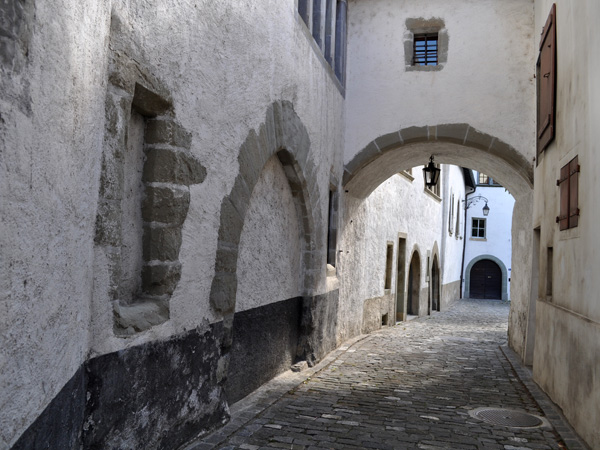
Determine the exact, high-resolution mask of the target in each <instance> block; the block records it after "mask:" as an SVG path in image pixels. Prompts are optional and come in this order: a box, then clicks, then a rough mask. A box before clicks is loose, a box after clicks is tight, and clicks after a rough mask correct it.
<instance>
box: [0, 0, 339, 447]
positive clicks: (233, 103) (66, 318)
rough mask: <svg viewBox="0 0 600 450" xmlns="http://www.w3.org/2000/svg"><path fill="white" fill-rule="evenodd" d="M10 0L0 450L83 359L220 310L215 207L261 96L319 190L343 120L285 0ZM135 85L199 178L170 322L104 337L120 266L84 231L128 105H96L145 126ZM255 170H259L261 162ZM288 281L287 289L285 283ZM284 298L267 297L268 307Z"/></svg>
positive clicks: (166, 334)
mask: <svg viewBox="0 0 600 450" xmlns="http://www.w3.org/2000/svg"><path fill="white" fill-rule="evenodd" d="M7 5H8V6H7V7H6V8H8V9H7V11H8V12H9V14H7V15H6V16H4V15H3V16H2V20H3V22H2V27H3V30H4V29H5V28H6V29H8V30H10V32H9V33H7V34H4V33H2V34H1V36H2V37H1V42H0V44H1V45H2V48H3V49H7V50H6V51H2V58H3V64H2V69H1V70H2V76H1V77H0V78H1V81H0V83H2V90H1V94H0V116H1V120H0V139H1V144H2V148H3V149H6V151H3V152H2V155H1V156H0V158H1V159H2V164H1V168H0V171H1V174H0V180H1V181H0V183H2V192H3V194H2V195H3V201H2V203H1V205H0V208H1V214H0V217H1V218H2V219H0V220H2V224H3V230H5V232H4V233H3V235H2V238H1V239H2V242H1V245H2V254H3V256H6V257H5V258H3V259H2V271H1V274H2V275H0V276H1V292H2V297H3V298H2V300H3V301H2V305H3V306H2V308H3V314H2V322H3V325H2V327H1V329H2V333H1V339H2V348H3V355H2V358H3V367H5V368H6V370H3V371H2V375H1V376H0V387H1V390H0V404H1V405H2V408H0V411H1V412H0V423H1V424H2V427H1V428H2V429H1V431H0V447H2V446H10V445H12V444H14V443H15V442H16V440H17V439H18V438H19V436H20V435H21V434H22V433H24V432H25V431H26V430H27V428H28V427H29V426H30V425H31V424H33V423H34V421H35V420H36V418H38V416H39V415H40V414H41V413H42V411H43V410H44V409H45V407H46V406H47V405H49V404H50V402H51V401H52V399H54V398H56V396H57V395H58V394H59V392H60V391H61V389H62V388H63V386H65V384H66V383H67V381H68V380H70V379H71V378H72V377H73V376H74V374H75V373H76V372H77V371H78V370H80V369H81V367H82V365H83V364H84V362H85V361H86V360H91V359H92V358H94V357H99V356H102V355H107V357H109V356H110V355H115V354H116V352H120V351H136V350H135V349H136V348H138V347H140V346H145V345H150V344H152V343H154V342H157V341H161V342H167V343H168V342H173V345H174V343H175V342H176V341H177V339H179V338H180V337H181V336H183V335H185V334H186V333H187V332H189V330H194V329H197V328H198V327H200V328H201V329H203V330H205V329H207V327H208V326H209V325H216V324H218V323H220V322H221V321H222V319H223V315H222V314H221V313H219V312H218V311H215V310H214V309H212V307H211V305H210V301H209V296H210V291H211V283H212V280H213V276H214V273H215V255H216V253H217V242H218V233H219V227H220V223H221V217H220V215H221V205H222V201H223V198H224V197H225V196H226V195H227V194H228V193H230V192H231V191H232V189H233V187H234V183H235V181H236V177H237V175H238V173H239V170H240V163H241V162H240V161H239V160H238V155H239V154H240V148H241V147H242V146H243V145H244V142H245V141H246V139H247V137H248V135H249V134H250V133H252V132H257V133H258V131H259V129H260V127H261V126H265V115H266V112H267V110H268V109H269V106H270V105H272V104H273V103H274V102H283V101H285V102H287V104H289V105H291V109H292V110H293V111H294V114H296V117H297V118H298V121H299V122H300V123H302V125H303V127H304V128H305V132H306V135H307V137H308V142H309V149H310V164H311V165H310V170H309V172H308V173H307V174H306V177H307V178H310V179H311V180H313V184H312V186H313V193H312V194H316V193H318V192H327V188H328V185H329V181H330V173H331V171H332V170H333V171H334V172H338V173H337V174H336V177H337V178H338V179H341V173H339V172H341V168H342V161H341V159H342V158H341V154H342V131H343V109H342V105H343V97H342V95H341V94H340V90H339V87H338V85H337V84H336V83H337V82H335V81H334V77H333V76H332V74H331V71H330V69H327V68H326V67H325V65H324V64H323V62H322V59H321V56H319V55H318V54H317V53H316V52H315V50H314V48H313V44H312V42H311V40H310V38H309V36H307V32H306V30H305V26H304V24H303V23H302V21H301V19H300V18H299V17H298V16H297V14H296V12H295V6H294V3H293V2H292V1H286V2H281V1H276V0H270V1H266V2H260V3H256V4H252V5H246V4H241V3H240V2H237V1H220V2H208V1H202V0H201V1H197V2H194V3H185V2H184V3H178V4H176V5H169V6H168V7H167V6H164V5H161V4H159V3H156V2H151V3H148V2H147V1H145V0H134V1H130V2H126V3H123V2H101V3H98V2H76V1H74V0H59V1H57V2H33V1H24V2H21V1H18V2H17V1H14V2H13V1H10V2H8V4H7ZM233 30H235V31H233ZM132 83H134V84H135V83H137V84H135V85H132ZM137 85H140V86H142V87H144V88H146V89H150V90H151V91H152V92H155V93H157V94H160V96H161V98H163V99H165V100H166V101H167V102H168V104H169V106H168V107H167V108H166V109H165V113H164V114H166V116H165V117H163V116H160V117H158V119H160V120H162V119H163V118H168V119H172V123H173V124H174V125H175V126H176V129H175V134H176V135H177V136H179V137H181V136H182V135H181V134H178V133H179V131H177V130H183V132H184V134H183V136H184V137H185V142H186V146H187V147H186V148H185V149H184V150H185V152H186V154H188V155H189V156H190V157H191V158H193V160H194V161H197V162H198V163H199V164H200V165H201V166H202V167H203V168H204V169H205V170H206V172H205V174H206V177H205V178H204V177H203V182H201V183H196V184H194V183H189V186H186V187H185V190H186V191H187V192H188V193H189V196H187V198H188V200H189V205H186V208H185V210H186V214H185V216H184V220H182V223H181V230H180V233H181V242H180V245H179V254H178V257H177V259H178V264H179V265H180V269H179V268H178V269H177V272H178V273H177V274H176V277H173V278H176V279H177V282H176V283H173V284H169V286H170V287H169V288H168V290H172V292H169V295H170V298H169V311H168V317H165V316H163V318H166V319H168V320H164V321H162V323H160V324H157V325H154V326H151V327H150V328H149V329H147V330H146V331H142V332H139V331H136V330H134V331H136V332H134V333H133V334H132V335H131V336H129V337H121V336H117V335H116V334H115V332H114V311H115V309H114V305H113V303H112V302H113V301H114V298H115V297H114V296H113V294H112V292H113V289H114V283H113V282H114V280H115V278H114V277H113V273H114V268H115V267H116V266H115V265H114V259H111V258H110V256H111V255H110V253H107V252H106V251H105V249H104V248H100V247H96V248H94V238H95V234H96V229H97V227H96V218H97V207H98V205H99V204H101V203H102V202H99V200H100V199H102V198H104V197H102V195H103V194H102V192H100V191H101V186H104V184H102V180H103V173H109V174H112V172H106V167H107V166H106V165H104V166H103V154H104V152H105V150H106V137H107V135H108V134H107V130H109V131H110V130H114V127H113V122H111V121H113V120H116V121H118V123H127V117H126V116H125V115H124V114H130V110H128V109H127V108H126V107H124V106H123V104H122V103H118V102H117V104H115V106H116V107H115V108H108V109H107V105H110V102H109V101H108V100H110V99H117V100H118V98H119V96H121V97H123V98H124V99H125V100H127V101H133V106H134V109H135V110H136V111H138V112H139V113H141V114H142V115H146V114H148V113H149V114H150V116H149V117H150V120H153V119H152V117H151V115H152V114H155V113H153V112H152V111H147V110H145V109H144V107H143V104H144V102H143V101H142V102H141V103H139V104H136V102H135V101H134V99H135V98H136V96H135V92H136V88H137ZM130 97H133V99H131V98H130ZM107 99H108V100H107ZM119 101H120V100H119ZM271 117H272V116H271ZM146 121H148V119H146ZM268 125H269V124H267V126H268ZM294 126H295V125H294ZM146 134H148V128H147V125H146ZM124 136H126V133H125V134H124ZM163 136H165V135H164V134H163ZM146 144H150V142H149V141H148V140H147V141H146ZM153 144H157V145H158V146H159V147H160V150H161V151H163V152H164V153H162V154H161V155H158V154H157V155H151V154H150V153H149V152H150V151H151V149H150V148H149V147H148V145H146V146H145V151H146V152H147V157H148V158H149V157H151V156H152V157H155V156H160V157H161V158H167V157H169V155H171V156H172V154H171V153H168V151H169V150H173V151H175V152H176V153H177V152H179V151H180V150H181V149H180V148H179V147H178V148H177V149H174V148H172V147H171V145H172V144H173V143H172V142H170V141H168V140H162V141H160V142H158V143H157V142H154V143H153ZM176 146H177V145H175V147H176ZM122 148H123V149H124V148H125V147H122ZM155 149H156V150H158V148H155ZM177 155H179V153H177ZM242 162H243V161H242ZM304 163H305V160H303V161H302V164H304ZM159 166H162V164H159ZM303 167H304V166H303ZM246 169H247V168H246ZM254 169H255V172H256V176H257V177H258V175H259V174H260V173H261V170H262V167H257V168H252V170H254ZM103 171H105V172H103ZM173 175H174V176H178V175H177V174H173ZM153 176H156V177H159V176H160V173H156V172H155V173H154V175H153ZM149 182H150V183H165V181H161V180H158V179H153V180H150V181H149ZM166 184H169V185H168V186H165V185H159V186H157V185H155V186H153V187H154V188H156V189H160V188H168V189H174V188H173V186H172V185H171V184H173V183H172V181H168V182H166ZM312 194H311V195H312ZM313 197H314V198H313ZM313 197H311V198H312V203H311V205H312V206H313V207H315V208H317V209H318V210H319V211H318V214H313V217H320V219H319V220H318V222H317V223H313V224H311V225H312V227H313V231H314V233H315V235H317V236H319V239H320V240H321V241H323V240H324V239H325V237H324V236H326V226H327V224H326V217H327V207H328V204H327V203H328V202H327V196H326V195H323V196H320V195H317V196H314V195H313ZM146 198H148V197H146ZM150 198H152V197H150ZM161 198H162V197H161ZM154 199H155V200H156V201H157V202H158V203H160V198H159V197H155V198H154ZM166 203H169V202H166ZM155 204H156V202H155ZM159 209H160V208H159ZM114 211H115V210H114V209H110V208H109V211H108V212H109V213H110V212H114ZM100 216H101V217H108V216H105V215H103V214H100ZM152 221H154V219H153V220H152ZM159 222H160V221H159ZM160 223H163V222H160ZM166 238H167V237H165V239H166ZM175 238H176V240H178V238H177V236H175ZM282 239H283V237H282ZM271 244H272V245H273V248H275V249H277V248H281V246H282V243H281V242H279V241H277V240H273V241H272V242H271ZM286 245H287V244H286ZM284 246H285V245H284ZM143 251H145V249H143ZM148 251H153V249H152V248H149V249H148ZM322 256H323V260H322V261H320V262H318V264H315V267H316V268H315V270H316V272H315V273H313V274H311V276H312V280H313V283H312V288H311V290H310V292H309V293H308V294H309V295H310V296H319V295H326V294H327V290H328V288H327V285H326V277H325V261H324V254H323V255H322ZM319 257H320V256H319ZM136 272H137V269H136ZM297 276H298V274H294V276H293V280H287V281H286V282H285V283H284V284H286V283H289V284H290V285H293V284H294V283H297ZM150 279H151V280H156V278H154V275H152V276H151V277H150ZM151 284H152V285H154V283H151ZM171 287H172V289H171ZM161 295H162V294H161ZM332 299H333V296H332ZM279 300H280V298H279V295H278V294H277V295H273V296H272V297H269V298H264V299H263V302H264V303H271V302H276V301H279ZM332 301H333V300H332ZM335 301H337V296H335ZM332 305H333V303H332ZM333 311H336V309H335V308H333ZM150 325H153V324H152V323H151V324H150ZM307 326H311V325H310V324H309V325H307ZM319 331H321V330H319ZM221 336H225V337H224V338H222V337H219V338H218V339H225V340H227V339H229V335H228V334H227V333H226V334H225V335H221ZM217 354H218V352H217ZM217 359H218V358H217ZM215 364H217V363H215ZM215 367H220V372H217V373H215V374H214V377H213V378H211V380H213V381H211V382H215V383H221V382H222V379H223V378H222V377H223V373H222V367H221V366H215ZM185 386H187V384H186V383H181V387H182V392H185V395H188V394H190V392H188V389H187V388H186V387H185ZM99 395H102V394H99ZM217 403H218V402H217ZM179 406H182V405H179ZM156 411H158V410H156ZM215 411H217V409H215ZM98 414H100V415H102V414H104V412H103V411H100V412H99V413H98ZM165 426H166V425H165ZM187 433H189V430H188V431H186V432H185V433H182V434H181V436H180V438H183V437H184V436H185V435H186V434H187ZM131 438H132V439H133V440H132V441H131V442H130V444H131V445H132V446H136V445H137V444H136V443H135V439H137V438H136V437H135V436H132V437H131ZM139 442H142V441H138V443H139ZM173 445H176V444H175V443H174V444H173ZM147 448H150V447H147Z"/></svg>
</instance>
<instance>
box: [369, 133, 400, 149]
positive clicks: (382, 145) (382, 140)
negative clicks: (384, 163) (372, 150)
mask: <svg viewBox="0 0 600 450" xmlns="http://www.w3.org/2000/svg"><path fill="white" fill-rule="evenodd" d="M375 144H377V147H379V151H380V152H382V153H384V152H386V151H388V150H394V149H396V148H398V147H399V146H401V145H402V138H401V137H400V133H399V132H397V131H394V132H393V133H388V134H384V135H383V136H379V137H378V138H377V139H375Z"/></svg>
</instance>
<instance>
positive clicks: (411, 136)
mask: <svg viewBox="0 0 600 450" xmlns="http://www.w3.org/2000/svg"><path fill="white" fill-rule="evenodd" d="M400 136H401V138H402V141H404V144H405V145H406V144H412V143H415V142H425V141H427V140H428V131H427V127H408V128H404V129H402V130H400Z"/></svg>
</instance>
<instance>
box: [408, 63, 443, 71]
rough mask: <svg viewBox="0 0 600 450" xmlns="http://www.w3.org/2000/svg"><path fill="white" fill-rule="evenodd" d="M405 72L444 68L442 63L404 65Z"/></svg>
mask: <svg viewBox="0 0 600 450" xmlns="http://www.w3.org/2000/svg"><path fill="white" fill-rule="evenodd" d="M404 67H405V68H406V71H407V72H439V71H440V70H442V69H443V68H444V65H443V64H438V65H436V66H404Z"/></svg>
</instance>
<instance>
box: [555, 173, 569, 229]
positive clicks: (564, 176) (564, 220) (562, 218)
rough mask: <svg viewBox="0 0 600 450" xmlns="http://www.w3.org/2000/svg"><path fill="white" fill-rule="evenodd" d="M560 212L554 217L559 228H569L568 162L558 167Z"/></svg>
mask: <svg viewBox="0 0 600 450" xmlns="http://www.w3.org/2000/svg"><path fill="white" fill-rule="evenodd" d="M558 185H559V186H560V214H559V216H558V217H557V218H556V219H557V221H558V223H559V228H560V229H561V230H566V229H567V228H569V164H567V165H566V166H564V167H563V168H561V169H560V180H558Z"/></svg>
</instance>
